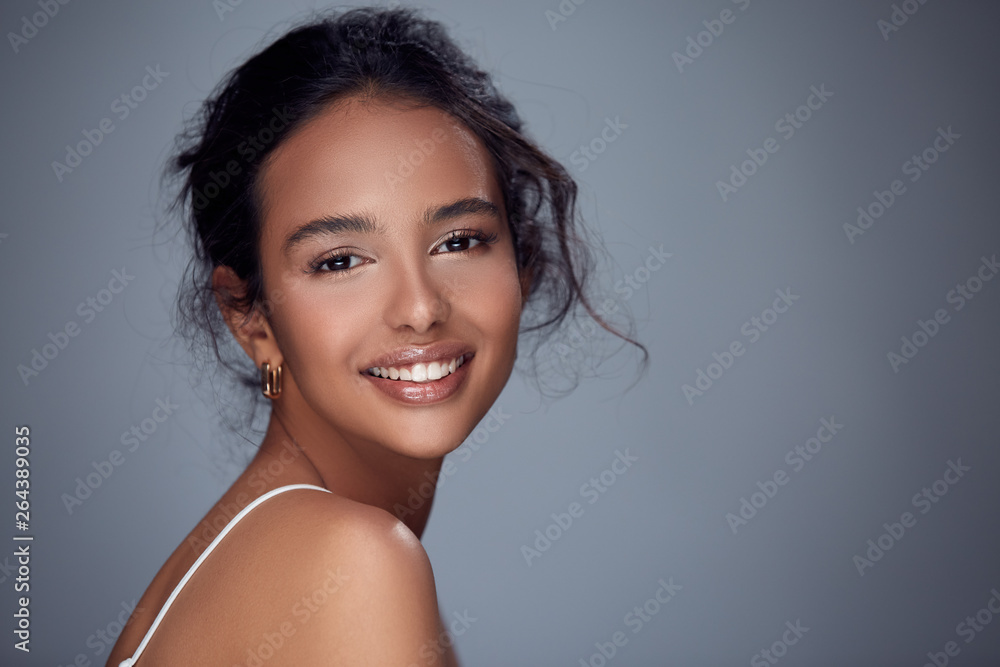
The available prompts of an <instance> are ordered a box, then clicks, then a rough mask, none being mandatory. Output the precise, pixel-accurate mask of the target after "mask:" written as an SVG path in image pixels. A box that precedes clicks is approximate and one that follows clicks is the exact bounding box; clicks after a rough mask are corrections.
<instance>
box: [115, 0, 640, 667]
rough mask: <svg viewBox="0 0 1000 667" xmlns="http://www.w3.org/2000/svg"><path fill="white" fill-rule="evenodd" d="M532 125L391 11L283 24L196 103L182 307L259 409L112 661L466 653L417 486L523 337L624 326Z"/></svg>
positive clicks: (446, 660)
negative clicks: (416, 501) (583, 326)
mask: <svg viewBox="0 0 1000 667" xmlns="http://www.w3.org/2000/svg"><path fill="white" fill-rule="evenodd" d="M520 127H521V123H520V120H519V119H518V117H517V115H516V113H515V111H514V109H513V107H512V106H511V105H510V103H509V102H507V101H506V100H505V99H503V98H502V97H500V96H499V95H498V94H497V93H496V91H495V90H494V88H493V87H492V85H491V84H490V81H489V79H488V77H487V75H486V74H484V73H483V72H481V71H479V70H478V69H476V68H475V66H474V65H473V64H472V63H471V62H470V61H469V60H468V59H467V58H466V56H464V55H463V54H462V53H461V52H460V51H459V50H458V49H457V48H456V47H455V46H454V44H453V43H452V42H451V41H450V40H449V39H448V38H447V37H446V35H445V34H444V32H443V30H442V28H441V27H440V26H439V25H437V24H435V23H433V22H430V21H426V20H423V19H421V18H419V17H418V16H416V15H414V14H412V13H410V12H408V11H403V10H394V11H377V10H353V11H349V12H346V13H343V14H339V15H335V16H332V17H327V18H324V19H323V20H318V21H315V22H313V23H310V24H308V25H305V26H302V27H299V28H297V29H295V30H292V31H291V32H289V33H288V34H286V35H285V36H284V37H282V38H281V39H279V40H278V41H276V42H275V43H273V44H272V45H271V46H269V47H268V48H266V49H265V50H264V51H262V52H261V53H259V54H258V55H256V56H254V57H252V58H251V59H250V60H248V61H247V62H246V63H245V64H243V65H242V66H241V67H239V68H238V69H237V70H235V71H234V72H233V73H232V74H231V75H230V76H229V77H228V78H227V79H226V80H225V81H224V82H223V83H222V84H221V86H220V89H219V91H218V92H217V93H216V94H215V95H214V96H213V97H212V98H211V99H210V100H209V101H208V102H207V103H206V105H205V106H204V109H203V113H202V116H201V118H200V122H199V123H198V125H197V127H196V129H195V130H194V131H193V132H192V133H191V134H190V135H188V140H187V143H186V144H185V145H184V146H183V147H182V149H181V152H180V153H179V155H178V156H177V157H176V158H175V159H174V160H173V163H172V165H173V169H174V172H175V173H176V174H178V175H180V176H181V177H182V178H183V186H182V189H181V192H180V196H179V199H178V202H179V203H181V204H182V205H183V206H185V211H186V212H187V219H188V220H189V224H190V228H191V232H192V237H193V240H194V244H195V248H196V257H195V260H194V262H193V264H192V271H191V272H190V273H189V276H188V277H189V278H190V279H191V287H190V289H188V290H186V291H182V294H181V300H180V305H181V313H182V315H183V316H184V320H183V322H184V323H186V324H187V325H188V326H189V328H190V327H191V326H195V327H198V326H200V327H201V329H200V330H201V331H202V332H203V333H204V340H207V341H208V343H209V344H210V346H211V347H212V349H214V351H215V352H216V353H219V351H220V349H221V347H220V346H222V345H223V344H222V342H221V341H222V339H223V338H224V337H225V336H226V335H228V332H225V331H223V330H222V327H223V326H225V327H227V328H228V330H229V332H231V334H232V337H233V338H234V339H235V341H236V342H237V343H238V344H239V347H240V348H241V349H242V353H243V354H245V357H246V359H247V360H248V361H249V362H252V363H253V365H254V367H255V370H254V371H253V378H252V380H251V382H252V383H256V380H257V379H258V378H259V384H258V385H257V386H259V387H260V389H259V391H260V392H261V395H262V396H265V397H266V399H268V400H269V401H270V405H271V415H270V422H269V425H268V428H267V431H266V434H265V436H264V439H263V441H262V442H261V444H260V449H259V452H258V453H257V455H256V457H255V458H254V459H253V461H252V462H251V463H250V464H249V466H248V467H247V469H246V471H245V472H244V473H243V474H242V475H241V476H240V477H239V478H238V479H237V480H236V482H235V483H234V484H233V485H232V487H231V488H230V489H229V490H228V491H227V492H226V493H225V494H224V495H223V497H222V498H221V499H220V500H219V502H218V503H217V504H216V505H215V507H214V508H213V509H212V510H211V511H210V512H209V513H208V515H206V517H205V519H204V520H203V521H202V523H201V524H200V525H199V526H198V527H197V528H196V529H195V530H194V531H192V533H191V535H190V536H189V538H188V539H187V540H185V542H184V543H182V544H181V545H180V546H179V547H178V548H177V549H176V551H174V553H173V554H172V555H171V556H170V558H169V559H168V560H167V562H166V564H165V565H164V566H163V567H162V568H161V570H160V571H159V572H158V573H157V575H156V576H155V577H154V579H153V581H152V583H151V584H150V586H149V588H148V589H147V590H146V592H145V594H144V595H143V596H142V598H141V600H140V601H139V603H138V606H137V609H136V611H135V613H134V614H133V618H132V620H131V622H130V623H129V624H128V626H127V627H126V629H125V631H124V632H123V633H122V635H121V637H120V638H119V640H118V643H117V644H116V646H115V648H114V650H113V651H112V653H111V655H110V658H109V661H108V665H119V664H120V665H133V664H138V665H140V666H144V665H150V666H152V665H185V666H188V665H227V666H228V665H260V664H267V665H269V666H273V665H318V664H322V665H335V664H336V665H340V664H343V665H360V664H371V665H390V664H391V665H453V664H456V660H455V656H454V654H453V651H452V649H451V645H452V643H451V639H450V637H449V635H448V631H447V627H446V625H445V624H444V623H443V622H442V620H441V618H440V614H439V611H438V607H437V599H436V594H435V586H434V577H433V574H432V571H431V565H430V562H429V561H428V558H427V555H426V553H425V552H424V550H423V548H422V546H421V544H420V541H419V538H420V535H421V533H422V531H423V529H424V526H425V525H426V523H427V519H428V515H429V513H430V508H431V502H429V501H428V502H426V503H424V504H423V505H422V506H421V507H420V508H416V509H414V508H409V507H408V506H407V498H408V496H409V495H410V492H411V489H415V488H418V487H419V486H420V485H421V484H422V483H424V482H425V481H426V480H427V479H428V478H430V479H435V478H436V476H437V475H438V473H439V470H440V467H441V464H442V459H443V457H444V456H445V454H447V453H448V452H450V451H453V450H454V449H456V448H457V447H458V446H459V445H461V444H462V442H463V441H464V440H465V438H466V437H467V436H468V435H469V434H470V433H471V431H472V430H473V428H474V427H475V426H476V424H477V423H478V422H479V420H480V419H481V418H482V417H483V416H485V415H486V413H487V411H488V410H489V409H490V407H491V406H492V404H493V402H494V401H495V399H496V398H497V396H498V395H499V394H500V392H501V390H502V389H503V387H504V385H505V384H506V382H507V380H508V378H509V377H510V373H511V370H512V368H513V365H514V362H515V358H516V356H517V350H518V347H517V343H518V336H519V331H522V332H523V331H525V330H528V329H532V330H536V331H537V330H545V331H552V330H553V328H554V327H557V326H558V325H559V324H560V323H562V322H563V321H564V320H565V319H566V317H567V315H571V314H572V313H573V312H574V310H575V309H576V308H577V307H578V306H582V307H583V308H584V309H585V310H586V311H587V312H588V313H590V315H591V316H593V317H594V318H595V319H596V321H597V322H598V323H599V324H600V325H602V326H604V327H605V328H606V329H608V330H609V331H612V333H615V334H616V335H620V336H622V337H623V338H625V339H626V340H629V341H630V342H632V341H631V339H628V338H627V337H625V336H624V335H623V334H619V333H618V332H616V331H615V330H614V329H613V328H612V327H610V325H607V324H606V322H605V321H604V320H603V319H602V318H600V317H599V316H597V314H596V313H595V310H594V308H592V307H591V305H590V303H589V301H588V300H587V298H586V296H585V294H584V291H583V284H584V277H585V269H586V267H587V266H588V265H587V258H588V249H587V247H586V246H584V245H583V244H582V242H581V241H579V237H578V234H577V232H576V230H575V225H574V208H575V196H576V187H575V184H574V183H573V181H572V179H571V178H570V177H569V176H568V175H567V173H566V171H565V170H564V169H563V168H562V167H561V166H560V165H559V164H558V163H556V162H555V161H553V160H552V159H551V158H549V157H548V156H546V155H545V154H543V153H542V152H541V151H540V150H539V149H538V148H537V147H535V146H534V145H533V144H532V143H531V142H530V141H529V140H528V139H526V138H525V137H524V136H523V135H522V134H521V132H520ZM529 304H531V305H535V306H536V307H537V309H538V312H539V313H540V314H536V315H535V317H534V319H533V320H531V321H530V322H529V323H528V324H530V326H528V325H527V324H526V323H525V321H526V320H527V319H528V314H527V313H528V309H527V306H528V305H529ZM223 323H224V325H223ZM640 347H641V346H640ZM643 350H644V348H643ZM220 360H223V361H224V359H222V358H221V357H220ZM256 369H259V370H256ZM401 508H404V509H403V511H400V509H401Z"/></svg>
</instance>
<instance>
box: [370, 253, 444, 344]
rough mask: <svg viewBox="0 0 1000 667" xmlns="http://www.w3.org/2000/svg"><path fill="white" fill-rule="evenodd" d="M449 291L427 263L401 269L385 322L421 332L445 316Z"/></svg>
mask: <svg viewBox="0 0 1000 667" xmlns="http://www.w3.org/2000/svg"><path fill="white" fill-rule="evenodd" d="M449 293H450V290H449V289H448V288H447V287H446V286H445V285H444V284H443V283H442V281H441V280H440V279H435V277H434V276H432V275H431V273H430V271H428V269H427V267H426V266H412V267H408V268H407V269H406V270H400V271H399V272H398V273H397V276H396V278H395V280H394V284H393V285H392V288H391V295H390V297H389V303H388V305H387V307H386V314H385V320H386V323H387V324H388V325H389V326H391V327H392V328H394V329H399V328H409V329H411V330H412V331H413V332H415V333H418V334H422V333H426V332H427V331H429V330H430V329H431V328H432V327H433V326H434V325H435V324H439V323H442V322H444V321H446V320H447V319H448V315H449V313H450V312H451V304H450V297H449Z"/></svg>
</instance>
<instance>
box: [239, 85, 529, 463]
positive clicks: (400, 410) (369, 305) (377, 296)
mask: <svg viewBox="0 0 1000 667" xmlns="http://www.w3.org/2000/svg"><path fill="white" fill-rule="evenodd" d="M260 192H261V195H262V203H263V209H264V210H263V212H262V232H261V239H260V255H261V267H262V273H263V286H264V294H265V296H266V295H269V294H270V295H275V296H276V297H277V296H278V295H280V298H274V299H273V300H272V303H271V304H270V306H269V309H268V317H267V326H266V327H265V328H266V329H267V332H268V333H267V335H260V336H257V337H256V338H255V339H253V340H251V341H250V342H249V343H244V348H245V349H247V351H248V353H250V354H251V356H252V357H253V358H254V361H255V363H256V365H257V366H258V367H259V366H260V365H261V363H263V362H264V361H269V362H270V363H271V364H272V366H274V365H276V364H278V363H282V364H283V377H282V383H283V390H282V395H281V398H279V399H278V401H279V402H280V403H281V404H282V405H281V407H282V408H283V409H285V410H286V412H287V413H288V414H292V415H294V416H295V419H296V421H297V422H302V421H303V420H306V421H308V422H310V423H309V424H307V425H305V428H306V430H308V431H309V432H310V433H311V434H314V435H316V436H319V437H324V438H333V439H338V440H341V439H342V440H344V441H346V442H348V443H349V444H350V445H351V446H353V447H354V448H355V449H358V448H359V447H365V446H367V445H369V444H374V445H375V446H377V447H384V448H386V449H387V450H390V451H392V452H395V453H398V454H402V455H405V456H410V457H414V458H421V459H425V458H434V457H439V456H442V455H444V454H446V453H447V452H449V451H451V450H453V449H455V448H456V447H458V446H459V445H460V444H461V443H462V441H463V440H464V439H465V437H466V436H467V435H468V434H469V433H470V432H471V431H472V429H473V428H474V427H475V426H476V424H477V423H478V422H479V420H480V419H481V418H482V417H483V416H484V415H485V414H486V412H487V411H488V410H489V408H490V406H491V405H492V404H493V402H494V401H495V400H496V398H497V396H498V395H499V393H500V391H501V390H502V389H503V386H504V385H505V384H506V382H507V380H508V378H509V377H510V373H511V370H512V368H513V364H514V361H515V356H516V350H517V332H518V327H519V322H520V315H521V307H522V297H521V295H522V286H521V284H520V282H519V277H518V271H517V265H516V262H515V257H514V250H513V244H512V241H511V236H510V231H509V229H508V225H507V217H506V211H505V210H504V206H503V198H502V195H501V191H500V188H499V185H498V184H497V179H496V177H495V174H494V171H493V168H492V163H491V161H490V158H489V153H488V152H487V150H486V149H485V147H484V146H483V145H482V143H481V142H480V141H479V139H478V138H477V137H476V136H475V135H474V134H473V133H472V132H471V131H469V130H468V129H467V128H465V127H464V126H463V125H462V124H461V123H460V122H459V121H457V120H456V119H455V118H454V117H452V116H450V115H449V114H447V113H445V112H443V111H441V110H439V109H437V108H434V107H416V106H414V105H405V104H401V103H394V104H390V103H387V102H384V101H362V100H359V99H356V98H351V99H347V100H343V101H340V102H338V103H336V104H334V105H332V106H330V107H329V108H327V109H326V110H324V111H323V112H322V113H321V114H320V115H319V116H317V117H315V118H312V119H310V120H309V121H307V122H306V123H305V124H304V125H303V126H302V127H300V128H298V129H297V130H296V131H295V132H294V133H293V134H292V135H290V136H289V137H288V138H287V139H286V140H285V141H284V142H283V143H282V144H281V145H280V146H278V147H277V148H275V150H274V152H273V153H272V154H271V155H270V156H269V158H268V160H267V162H266V163H265V165H264V168H263V170H262V171H261V175H260ZM241 342H242V341H241ZM421 354H423V355H424V357H427V356H429V357H430V358H431V359H434V360H436V361H440V362H443V364H441V365H439V364H437V363H433V362H432V363H429V364H426V365H425V366H424V367H420V366H414V361H430V359H426V358H424V357H421ZM452 361H457V363H455V364H451V363H450V362H452ZM442 365H443V368H442ZM373 367H375V368H383V367H384V368H385V369H386V371H387V373H391V375H390V377H389V378H382V377H378V378H376V377H373V375H372V373H371V372H370V371H369V369H371V368H373ZM452 368H454V372H452V373H450V374H449V371H451V370H452ZM397 371H399V372H400V374H401V375H402V379H392V378H393V376H397ZM425 371H429V377H428V379H427V380H425V381H424V382H416V381H414V380H424V376H423V373H424V372H425ZM375 372H376V373H379V374H380V375H381V373H380V372H379V371H375ZM407 373H409V374H410V375H409V378H410V379H409V380H407V379H406V378H407ZM436 373H444V374H445V375H446V376H445V377H443V378H441V379H438V380H433V379H432V378H434V377H436ZM276 408H277V406H276Z"/></svg>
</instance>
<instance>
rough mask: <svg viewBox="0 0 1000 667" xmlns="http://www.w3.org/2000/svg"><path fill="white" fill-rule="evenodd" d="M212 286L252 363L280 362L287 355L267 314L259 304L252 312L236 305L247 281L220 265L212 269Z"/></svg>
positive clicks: (237, 339) (225, 315)
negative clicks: (284, 354) (265, 314)
mask: <svg viewBox="0 0 1000 667" xmlns="http://www.w3.org/2000/svg"><path fill="white" fill-rule="evenodd" d="M212 289H213V291H214V292H215V302H216V303H217V304H218V305H219V310H220V311H221V312H222V318H223V319H224V320H225V321H226V325H227V326H228V327H229V330H230V331H231V332H232V334H233V337H234V338H235V339H236V342H238V343H239V344H240V347H242V348H243V351H244V352H246V353H247V356H248V357H250V359H251V361H253V365H254V366H255V367H257V368H260V367H261V365H262V364H263V363H264V362H265V361H266V362H268V363H270V364H271V365H272V366H278V365H281V363H282V362H283V361H284V358H283V357H282V354H281V350H280V349H279V348H278V341H277V340H276V339H275V337H274V332H273V331H272V330H271V325H270V323H268V321H267V318H266V317H264V313H262V312H261V310H260V309H259V308H257V307H256V306H254V307H253V309H252V310H251V311H250V313H249V314H248V313H246V312H244V311H241V310H239V309H237V308H235V307H234V306H233V299H234V298H239V297H241V296H242V295H243V294H245V293H246V282H245V281H244V280H242V279H241V278H240V277H239V276H237V275H236V272H235V271H233V270H232V269H231V268H230V267H228V266H217V267H215V269H214V270H213V271H212Z"/></svg>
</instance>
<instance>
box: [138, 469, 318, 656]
mask: <svg viewBox="0 0 1000 667" xmlns="http://www.w3.org/2000/svg"><path fill="white" fill-rule="evenodd" d="M292 489H316V490H317V491H326V492H327V493H332V491H330V490H329V489H324V488H323V487H322V486H315V485H314V484H289V485H288V486H279V487H278V488H276V489H271V490H270V491H268V492H267V493H265V494H264V495H262V496H260V497H259V498H257V499H256V500H254V501H253V502H252V503H250V504H249V505H247V506H246V507H244V508H243V509H242V510H240V512H239V513H238V514H237V515H236V516H234V517H233V520H232V521H230V522H229V523H228V524H226V527H225V528H223V529H222V532H220V533H219V534H218V535H216V536H215V539H214V540H212V543H211V544H209V545H208V547H207V548H206V549H205V550H204V551H203V552H202V553H201V555H200V556H198V560H196V561H195V562H194V564H193V565H192V566H191V567H190V568H189V569H188V571H187V573H185V575H184V578H183V579H181V581H180V583H179V584H177V587H176V588H174V590H173V592H172V593H171V594H170V597H169V598H167V601H166V602H165V603H164V604H163V607H162V608H161V609H160V613H159V614H157V615H156V618H155V619H154V620H153V625H151V626H150V627H149V631H148V632H146V636H145V637H143V638H142V641H141V642H140V643H139V647H138V648H137V649H135V653H133V654H132V657H131V658H125V659H124V660H122V661H121V662H119V663H118V667H132V666H133V665H135V663H136V661H137V660H138V659H139V656H140V655H142V652H143V650H144V649H145V648H146V644H148V643H149V640H150V639H151V638H152V637H153V633H154V632H155V631H156V628H157V626H158V625H159V624H160V621H162V620H163V617H164V616H165V615H166V613H167V610H168V609H170V605H171V604H173V602H174V599H175V598H176V597H177V594H178V593H180V592H181V589H182V588H184V585H185V584H186V583H187V582H188V579H190V578H191V575H192V574H194V571H195V570H197V569H198V566H199V565H201V564H202V563H203V562H204V560H205V559H206V558H208V554H210V553H212V550H213V549H215V547H216V546H218V544H219V542H221V541H222V538H223V537H225V536H226V534H227V533H228V532H229V531H230V530H232V528H233V526H235V525H236V524H237V523H239V521H240V519H242V518H243V517H245V516H246V515H247V514H249V513H250V512H251V510H253V508H255V507H257V505H260V504H261V503H262V502H264V501H265V500H267V499H268V498H270V497H271V496H276V495H278V494H279V493H282V492H283V491H291V490H292Z"/></svg>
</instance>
